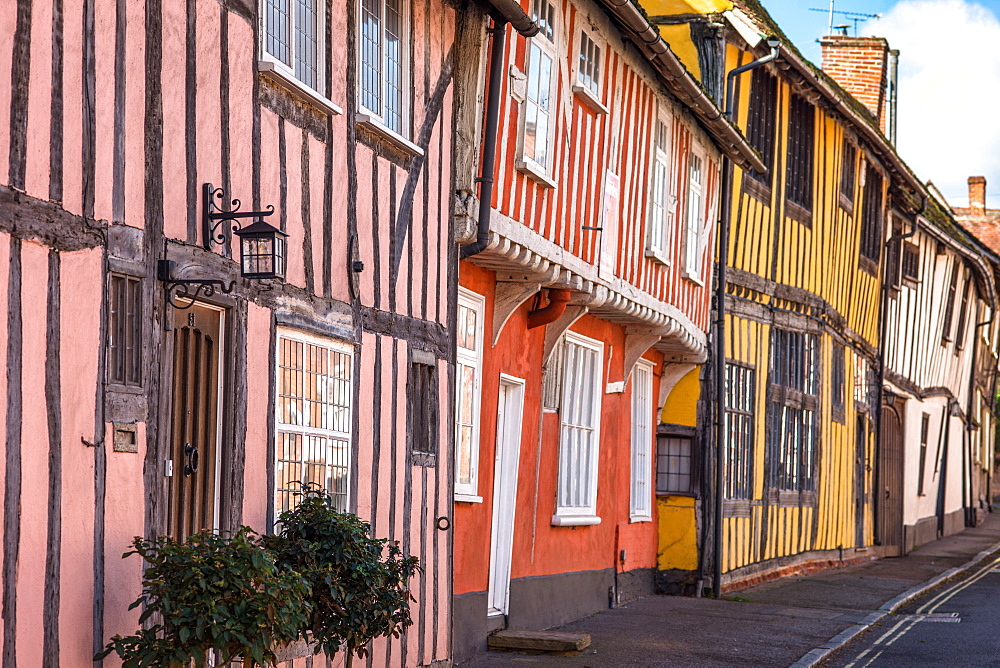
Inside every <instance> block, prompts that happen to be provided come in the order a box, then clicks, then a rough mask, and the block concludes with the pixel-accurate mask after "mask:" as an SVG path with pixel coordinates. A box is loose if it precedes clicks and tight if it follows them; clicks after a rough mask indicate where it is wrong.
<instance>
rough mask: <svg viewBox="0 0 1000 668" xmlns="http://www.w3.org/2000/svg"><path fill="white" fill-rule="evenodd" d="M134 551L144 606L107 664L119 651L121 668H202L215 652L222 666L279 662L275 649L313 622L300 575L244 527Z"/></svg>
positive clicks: (151, 543) (136, 544)
mask: <svg viewBox="0 0 1000 668" xmlns="http://www.w3.org/2000/svg"><path fill="white" fill-rule="evenodd" d="M132 546H133V548H134V549H133V550H132V551H131V552H126V553H125V554H124V555H123V558H124V557H128V556H130V555H134V554H136V555H139V556H140V557H142V558H143V559H145V560H146V562H147V563H148V564H149V566H148V568H146V571H145V573H144V574H143V581H142V582H143V590H142V595H141V596H140V597H139V598H138V599H137V600H136V601H135V602H134V603H132V605H131V606H129V610H132V609H134V608H137V607H139V606H141V605H145V607H144V609H143V611H142V614H141V615H140V617H139V623H140V625H141V626H143V628H140V629H139V630H138V631H137V632H136V634H135V635H131V636H125V637H122V636H120V635H116V636H114V637H113V638H112V639H111V642H109V643H108V645H107V647H105V649H104V651H103V652H101V653H100V654H98V655H97V656H96V657H95V661H96V660H100V659H103V658H104V657H106V656H108V655H109V654H111V653H112V652H116V653H117V654H118V656H119V657H121V659H122V661H123V665H124V668H141V667H144V666H188V665H189V664H190V663H191V661H192V660H193V661H195V662H197V664H198V665H204V664H205V662H206V660H207V658H208V656H209V654H210V652H211V651H212V650H215V651H216V652H217V656H218V657H219V658H221V664H220V665H227V664H229V663H230V662H232V661H233V660H235V659H241V660H242V661H243V665H244V666H255V665H257V666H264V665H269V664H273V663H274V662H275V661H276V657H275V654H274V649H273V648H274V647H276V646H278V645H279V644H280V643H285V642H291V641H293V640H296V639H297V638H298V637H299V636H300V634H301V631H302V629H303V628H305V627H306V625H307V624H308V619H309V613H310V608H309V603H308V594H309V587H308V584H307V583H306V582H305V580H304V579H303V578H302V576H301V575H299V574H298V573H296V572H294V571H290V570H288V569H285V568H282V567H280V566H279V565H278V564H277V563H276V562H275V559H274V557H273V556H272V555H271V554H270V553H269V552H268V551H267V550H265V549H264V548H263V546H262V545H261V544H260V542H259V540H258V539H257V538H256V534H254V532H253V531H252V530H251V529H249V528H247V527H241V528H240V530H239V531H238V532H237V533H236V534H235V535H233V536H231V537H224V536H218V535H215V534H213V533H211V532H207V531H206V532H202V533H197V534H194V535H193V536H191V537H190V538H188V540H187V541H186V542H184V543H178V542H176V541H174V540H172V539H170V538H158V539H155V540H144V539H143V538H139V537H136V539H135V540H134V541H133V543H132Z"/></svg>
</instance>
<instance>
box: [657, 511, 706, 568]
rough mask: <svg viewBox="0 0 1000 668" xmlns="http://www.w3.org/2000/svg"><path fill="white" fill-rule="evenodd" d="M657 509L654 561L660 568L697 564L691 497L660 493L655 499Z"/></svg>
mask: <svg viewBox="0 0 1000 668" xmlns="http://www.w3.org/2000/svg"><path fill="white" fill-rule="evenodd" d="M656 508H657V512H658V513H659V518H660V519H659V522H660V523H659V536H660V538H659V540H660V547H659V551H658V553H657V557H656V565H657V568H659V569H660V570H661V571H665V570H668V569H674V568H676V569H678V570H683V571H693V570H696V569H697V568H698V536H697V528H696V525H695V521H694V497H690V496H661V497H658V498H657V499H656Z"/></svg>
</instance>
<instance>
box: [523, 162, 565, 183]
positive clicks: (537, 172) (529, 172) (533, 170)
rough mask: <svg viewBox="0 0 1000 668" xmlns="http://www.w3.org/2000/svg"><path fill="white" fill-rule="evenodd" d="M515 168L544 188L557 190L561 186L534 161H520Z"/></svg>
mask: <svg viewBox="0 0 1000 668" xmlns="http://www.w3.org/2000/svg"><path fill="white" fill-rule="evenodd" d="M514 166H515V167H517V169H518V171H520V172H523V173H524V174H525V175H526V176H527V177H528V178H530V179H531V180H532V181H534V182H535V183H537V184H538V185H540V186H542V187H543V188H555V187H556V186H557V185H559V184H557V183H556V182H555V181H553V180H552V178H550V177H549V175H548V174H546V173H545V170H544V169H543V168H542V166H541V165H539V164H538V163H536V162H535V161H534V160H518V161H517V162H516V163H514Z"/></svg>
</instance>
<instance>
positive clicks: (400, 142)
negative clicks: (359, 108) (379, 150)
mask: <svg viewBox="0 0 1000 668" xmlns="http://www.w3.org/2000/svg"><path fill="white" fill-rule="evenodd" d="M354 118H355V121H356V122H357V124H358V125H360V126H361V127H363V128H364V129H366V130H368V131H369V132H371V133H372V134H374V135H375V136H377V137H378V138H379V139H383V140H385V141H386V143H388V144H390V145H391V146H392V147H393V148H395V149H396V150H398V151H402V152H403V153H405V154H406V155H408V156H410V157H411V158H415V157H418V156H423V154H424V149H422V148H420V147H419V146H417V145H416V144H414V143H413V142H411V141H410V140H409V139H407V138H406V137H404V136H403V135H401V134H399V133H397V132H393V131H392V130H390V129H389V128H387V127H385V126H384V125H383V124H382V121H381V120H380V119H379V118H378V117H377V116H372V115H370V114H361V113H359V114H358V115H357V116H355V117H354Z"/></svg>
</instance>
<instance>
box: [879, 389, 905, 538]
mask: <svg viewBox="0 0 1000 668" xmlns="http://www.w3.org/2000/svg"><path fill="white" fill-rule="evenodd" d="M879 487H880V489H879V492H878V493H879V494H881V497H880V498H879V505H878V517H877V518H876V524H875V526H876V527H877V529H878V537H879V543H880V544H881V545H882V552H883V554H884V555H885V556H887V557H893V556H899V555H901V554H902V553H903V417H902V415H901V414H900V411H899V410H897V408H896V407H895V406H886V407H883V408H882V443H881V451H880V452H879Z"/></svg>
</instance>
